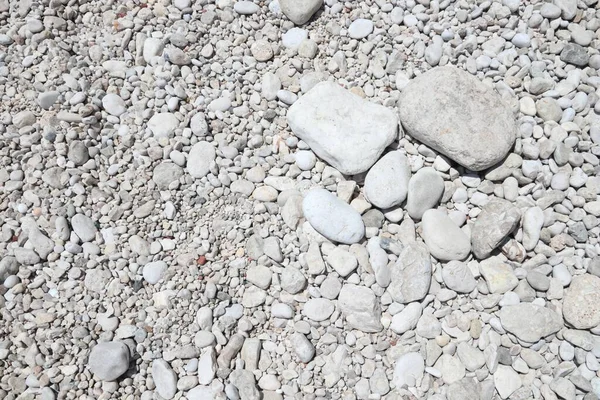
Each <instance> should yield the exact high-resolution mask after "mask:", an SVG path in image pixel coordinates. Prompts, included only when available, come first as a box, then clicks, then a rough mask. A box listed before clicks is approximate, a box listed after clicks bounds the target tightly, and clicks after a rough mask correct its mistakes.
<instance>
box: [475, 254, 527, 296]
mask: <svg viewBox="0 0 600 400" xmlns="http://www.w3.org/2000/svg"><path fill="white" fill-rule="evenodd" d="M479 271H480V272H481V275H482V276H483V278H484V279H485V281H486V283H487V285H488V288H489V290H490V292H491V293H506V292H508V291H509V290H512V289H514V288H515V287H516V286H517V285H518V284H519V279H518V278H517V277H516V276H515V273H514V271H513V269H512V267H511V266H510V265H508V264H506V263H505V262H504V261H503V260H502V259H501V258H499V257H490V258H488V259H486V260H483V261H481V262H480V263H479Z"/></svg>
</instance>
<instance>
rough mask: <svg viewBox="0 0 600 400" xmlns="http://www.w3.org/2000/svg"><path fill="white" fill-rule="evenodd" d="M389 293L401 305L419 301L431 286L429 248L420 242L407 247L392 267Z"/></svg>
mask: <svg viewBox="0 0 600 400" xmlns="http://www.w3.org/2000/svg"><path fill="white" fill-rule="evenodd" d="M391 272H392V274H391V275H392V276H391V282H390V286H389V287H388V291H389V292H390V294H391V296H392V298H393V299H394V300H395V301H397V302H399V303H411V302H413V301H419V300H421V299H422V298H423V297H425V295H427V292H428V291H429V286H430V285H431V259H430V257H429V251H428V250H427V247H426V246H425V245H424V244H422V243H418V242H414V243H411V244H409V245H407V246H406V247H405V248H404V249H403V250H402V252H401V253H400V255H399V256H398V260H397V261H396V263H395V264H394V265H393V267H392V271H391Z"/></svg>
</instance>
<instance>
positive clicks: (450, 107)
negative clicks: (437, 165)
mask: <svg viewBox="0 0 600 400" xmlns="http://www.w3.org/2000/svg"><path fill="white" fill-rule="evenodd" d="M399 110H400V120H401V121H402V125H403V126H404V128H405V129H406V131H407V133H408V134H409V135H411V136H412V137H413V138H415V139H417V140H418V141H420V142H423V143H425V144H426V145H428V146H430V147H432V148H433V149H435V150H437V151H439V152H440V153H442V154H444V155H446V156H448V157H449V158H451V159H452V160H453V161H456V162H457V163H459V164H461V165H462V166H464V167H466V168H468V169H470V170H472V171H482V170H484V169H486V168H489V167H491V166H493V165H494V164H497V163H498V162H500V161H501V160H502V159H503V158H504V157H506V154H507V153H508V152H509V150H510V149H511V147H512V145H513V143H514V142H515V138H516V130H517V129H516V123H515V118H514V116H513V113H512V111H511V110H510V109H509V108H508V106H507V105H506V104H505V103H504V102H503V100H502V99H501V98H500V96H499V95H498V94H497V93H496V92H494V91H493V90H491V89H490V88H489V87H488V86H486V85H484V84H483V83H481V81H480V80H479V79H477V78H475V77H474V76H473V75H471V74H469V73H467V72H465V71H463V70H460V69H458V68H456V67H437V68H434V69H432V70H430V71H428V72H426V73H424V74H423V75H420V76H419V77H417V78H415V79H413V80H412V81H411V82H410V83H409V84H408V86H406V87H405V88H404V90H403V91H402V94H401V98H400V105H399ZM424 112H426V113H427V114H429V115H435V118H423V113H424Z"/></svg>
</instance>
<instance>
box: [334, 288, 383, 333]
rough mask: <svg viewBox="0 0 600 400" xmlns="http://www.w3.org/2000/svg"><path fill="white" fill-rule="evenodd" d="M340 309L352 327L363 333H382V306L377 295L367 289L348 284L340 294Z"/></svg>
mask: <svg viewBox="0 0 600 400" xmlns="http://www.w3.org/2000/svg"><path fill="white" fill-rule="evenodd" d="M338 307H339V308H340V311H341V312H342V314H343V315H344V317H345V318H346V322H347V323H348V325H350V327H352V328H354V329H358V330H360V331H363V332H367V333H371V332H380V331H381V330H382V329H383V325H382V324H381V306H380V301H379V300H378V299H377V297H376V296H375V293H373V291H372V290H371V289H369V288H367V287H364V286H357V285H353V284H346V285H344V286H343V287H342V290H341V291H340V294H339V299H338Z"/></svg>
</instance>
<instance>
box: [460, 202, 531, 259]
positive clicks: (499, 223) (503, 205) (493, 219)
mask: <svg viewBox="0 0 600 400" xmlns="http://www.w3.org/2000/svg"><path fill="white" fill-rule="evenodd" d="M520 220H521V212H520V211H519V209H518V208H517V207H515V206H514V205H513V204H512V203H511V202H509V201H506V200H502V199H493V200H491V201H490V202H489V203H487V204H486V205H485V206H484V207H483V210H482V211H481V213H480V214H479V215H478V216H477V219H476V220H475V223H474V224H473V225H472V227H471V246H472V250H473V254H475V256H476V257H477V258H480V259H482V258H486V257H488V256H489V255H490V254H492V251H493V250H494V249H495V248H497V247H498V246H500V245H501V244H502V242H503V240H504V239H505V238H506V237H507V236H508V235H509V234H510V233H511V232H512V231H514V230H515V229H516V227H517V226H518V225H519V221H520Z"/></svg>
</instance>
